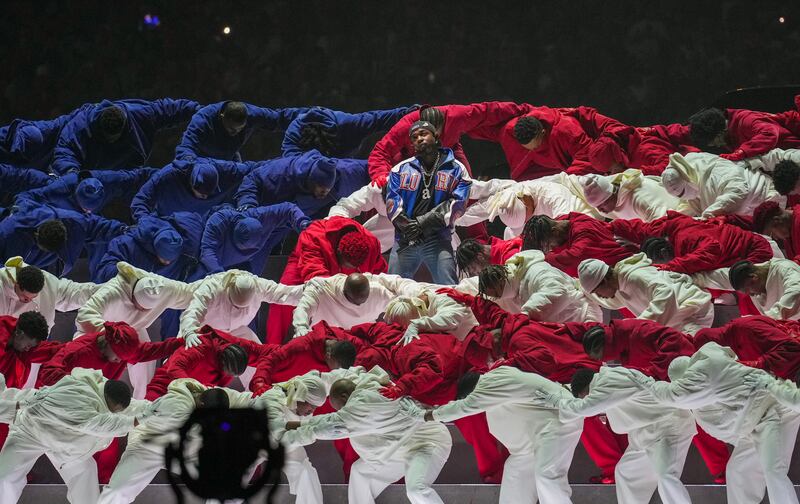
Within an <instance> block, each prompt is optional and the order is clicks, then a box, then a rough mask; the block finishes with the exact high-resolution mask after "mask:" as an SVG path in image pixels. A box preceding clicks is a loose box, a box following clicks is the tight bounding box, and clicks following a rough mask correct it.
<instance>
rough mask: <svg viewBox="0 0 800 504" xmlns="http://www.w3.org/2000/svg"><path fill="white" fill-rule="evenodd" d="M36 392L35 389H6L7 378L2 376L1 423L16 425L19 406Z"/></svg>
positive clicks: (0, 393)
mask: <svg viewBox="0 0 800 504" xmlns="http://www.w3.org/2000/svg"><path fill="white" fill-rule="evenodd" d="M35 392H36V390H35V389H18V388H13V387H12V388H8V387H6V377H5V376H3V375H2V374H0V423H4V424H12V423H14V418H15V417H16V416H17V406H18V405H19V404H20V403H21V402H24V401H25V400H26V399H28V398H29V397H31V396H32V395H33V394H34V393H35Z"/></svg>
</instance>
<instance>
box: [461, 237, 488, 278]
mask: <svg viewBox="0 0 800 504" xmlns="http://www.w3.org/2000/svg"><path fill="white" fill-rule="evenodd" d="M482 254H483V245H482V244H481V243H480V242H479V241H477V240H475V239H474V238H468V239H466V240H464V241H462V242H461V244H459V246H458V248H457V249H456V266H458V270H459V271H466V270H467V268H469V266H470V265H471V264H472V263H473V262H474V261H475V259H477V258H478V257H480V256H481V255H482Z"/></svg>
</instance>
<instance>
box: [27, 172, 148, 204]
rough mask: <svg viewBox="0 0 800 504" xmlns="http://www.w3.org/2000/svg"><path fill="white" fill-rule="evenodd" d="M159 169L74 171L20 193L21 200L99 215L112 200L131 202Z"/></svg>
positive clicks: (123, 202) (124, 202)
mask: <svg viewBox="0 0 800 504" xmlns="http://www.w3.org/2000/svg"><path fill="white" fill-rule="evenodd" d="M157 171H158V170H157V169H156V168H136V169H134V170H122V171H103V170H91V171H90V170H82V171H79V172H71V173H67V174H66V175H64V176H62V177H58V178H57V179H54V180H53V181H52V182H51V183H49V184H48V185H46V186H45V187H40V188H38V189H33V190H30V191H25V192H21V193H19V196H17V201H21V200H24V199H28V200H31V201H35V202H37V203H41V204H45V205H51V206H54V207H57V208H65V209H67V210H72V211H74V212H81V213H96V214H99V213H101V212H102V210H103V208H104V207H105V206H106V205H107V204H109V203H111V202H112V201H115V202H118V203H121V204H124V205H130V202H131V200H132V199H133V196H134V195H135V194H136V193H137V191H138V190H139V188H140V187H141V186H142V184H144V183H145V182H146V181H147V180H148V179H149V178H150V177H151V176H152V175H153V174H154V173H156V172H157Z"/></svg>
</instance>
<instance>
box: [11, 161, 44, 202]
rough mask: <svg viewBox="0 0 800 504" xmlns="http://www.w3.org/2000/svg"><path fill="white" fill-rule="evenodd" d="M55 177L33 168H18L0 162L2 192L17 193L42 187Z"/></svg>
mask: <svg viewBox="0 0 800 504" xmlns="http://www.w3.org/2000/svg"><path fill="white" fill-rule="evenodd" d="M55 181H56V179H54V178H53V177H51V176H50V175H48V174H46V173H43V172H40V171H39V170H34V169H33V168H20V167H17V166H11V165H5V164H0V187H2V188H3V191H4V192H9V193H12V194H18V195H19V196H18V197H20V198H21V197H23V195H21V194H20V193H22V192H25V191H30V190H33V189H37V188H40V187H44V186H46V185H48V184H50V183H51V182H55Z"/></svg>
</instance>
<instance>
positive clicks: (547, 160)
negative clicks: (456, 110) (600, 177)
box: [467, 107, 624, 180]
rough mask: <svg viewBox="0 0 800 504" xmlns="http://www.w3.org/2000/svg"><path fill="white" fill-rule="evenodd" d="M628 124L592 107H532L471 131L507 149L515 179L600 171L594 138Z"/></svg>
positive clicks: (507, 156) (512, 174) (509, 163)
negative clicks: (592, 153) (593, 149)
mask: <svg viewBox="0 0 800 504" xmlns="http://www.w3.org/2000/svg"><path fill="white" fill-rule="evenodd" d="M623 126H624V125H623V124H621V123H619V122H617V121H615V120H614V119H611V118H609V117H606V116H603V115H602V114H598V113H597V111H596V110H595V109H592V108H590V107H578V108H550V107H530V110H529V111H528V112H527V113H525V115H521V116H518V117H514V118H513V119H511V120H509V121H506V122H503V123H497V124H495V125H490V124H487V125H484V126H482V127H481V128H477V129H476V130H474V131H472V132H469V133H467V134H468V135H469V136H470V137H472V138H475V139H477V140H488V141H490V142H497V143H499V144H500V146H501V147H502V148H503V152H504V153H505V155H506V160H507V161H508V165H509V167H510V168H511V178H512V179H514V180H531V179H535V178H539V177H544V176H546V175H553V174H555V173H559V172H563V171H565V172H567V173H571V174H574V175H585V174H587V173H597V170H596V169H595V168H594V167H592V164H591V162H590V161H589V147H590V146H591V144H592V141H593V140H594V139H595V138H596V137H597V136H598V135H599V134H600V132H602V131H605V130H614V129H616V128H620V127H623Z"/></svg>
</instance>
